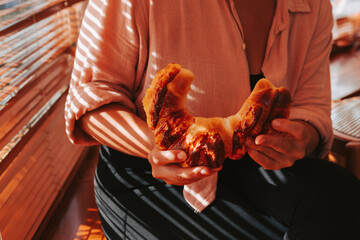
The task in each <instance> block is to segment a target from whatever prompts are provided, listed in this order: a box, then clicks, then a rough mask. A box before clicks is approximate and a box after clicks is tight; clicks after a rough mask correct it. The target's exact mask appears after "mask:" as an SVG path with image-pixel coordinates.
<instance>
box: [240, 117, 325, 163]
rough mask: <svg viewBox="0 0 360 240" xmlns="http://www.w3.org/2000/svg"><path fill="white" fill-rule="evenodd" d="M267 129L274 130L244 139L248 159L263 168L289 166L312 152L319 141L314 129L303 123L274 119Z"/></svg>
mask: <svg viewBox="0 0 360 240" xmlns="http://www.w3.org/2000/svg"><path fill="white" fill-rule="evenodd" d="M271 126H272V127H273V128H274V129H275V130H276V131H278V132H277V133H273V134H263V135H259V136H257V137H256V138H255V139H253V138H251V137H249V138H247V140H246V143H245V145H246V149H247V152H248V154H249V155H250V157H251V158H252V159H253V160H254V161H256V162H257V163H258V164H260V165H261V166H262V167H263V168H264V169H268V170H279V169H282V168H285V167H291V166H292V165H293V164H294V163H295V161H296V160H298V159H301V158H304V157H305V156H306V155H307V154H310V153H311V152H313V151H314V150H315V149H316V147H317V145H318V142H319V134H318V132H317V130H316V129H315V128H314V127H313V126H312V125H310V124H308V123H306V122H304V121H292V120H289V119H280V118H279V119H274V120H273V121H272V123H271Z"/></svg>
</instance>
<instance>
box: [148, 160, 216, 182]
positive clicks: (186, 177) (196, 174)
mask: <svg viewBox="0 0 360 240" xmlns="http://www.w3.org/2000/svg"><path fill="white" fill-rule="evenodd" d="M217 171H218V170H217V169H210V168H208V167H193V168H182V167H180V166H176V165H170V166H159V167H157V168H156V169H153V176H154V177H155V178H159V179H162V180H164V181H165V182H166V183H167V184H172V185H180V186H181V185H186V184H190V183H193V182H196V181H198V180H200V179H202V178H204V177H207V176H210V175H212V174H213V173H215V172H217Z"/></svg>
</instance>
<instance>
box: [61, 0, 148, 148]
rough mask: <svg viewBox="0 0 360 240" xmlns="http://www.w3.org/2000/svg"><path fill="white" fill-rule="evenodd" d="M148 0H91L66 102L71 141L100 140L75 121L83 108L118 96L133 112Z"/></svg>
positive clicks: (143, 52)
mask: <svg viewBox="0 0 360 240" xmlns="http://www.w3.org/2000/svg"><path fill="white" fill-rule="evenodd" d="M145 2H147V1H136V0H127V1H119V0H90V1H89V3H88V6H87V9H86V11H85V15H84V19H83V22H82V26H81V29H80V34H79V38H78V42H77V50H76V55H75V61H74V67H73V72H72V76H71V80H70V87H69V92H68V95H67V98H66V103H65V123H66V133H67V135H68V138H69V139H70V141H71V142H72V143H77V144H83V145H94V144H98V143H97V142H96V141H95V140H94V139H93V138H92V137H91V136H89V135H87V134H86V133H85V132H84V131H82V130H81V129H80V128H78V127H77V126H76V120H78V119H79V118H80V117H81V116H83V115H84V114H85V113H86V112H88V111H92V110H94V109H97V108H99V107H101V106H103V105H105V104H108V103H113V102H116V103H118V104H121V105H122V106H124V107H126V108H127V109H129V110H130V111H132V112H136V108H135V104H134V101H135V96H134V94H135V93H136V91H137V90H138V88H139V87H140V84H141V78H142V75H143V71H144V68H145V64H146V60H142V59H141V58H140V57H139V56H146V55H147V53H146V52H147V35H148V34H147V33H148V30H147V29H148V28H147V26H148V24H147V22H146V21H147V20H146V19H147V17H146V6H145V4H146V3H145Z"/></svg>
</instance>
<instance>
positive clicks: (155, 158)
mask: <svg viewBox="0 0 360 240" xmlns="http://www.w3.org/2000/svg"><path fill="white" fill-rule="evenodd" d="M186 158H187V155H186V153H185V152H184V151H182V150H166V151H161V150H159V149H154V150H153V151H151V152H150V154H149V157H148V159H149V162H150V163H151V164H156V165H168V164H171V163H181V162H183V161H185V160H186Z"/></svg>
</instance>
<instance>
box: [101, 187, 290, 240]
mask: <svg viewBox="0 0 360 240" xmlns="http://www.w3.org/2000/svg"><path fill="white" fill-rule="evenodd" d="M99 184H101V183H100V182H99V181H98V180H95V194H96V199H97V204H98V207H99V212H100V214H101V218H102V223H103V227H104V231H105V232H106V234H107V235H108V238H109V239H264V240H266V239H282V236H283V235H284V232H285V231H286V228H285V227H284V226H283V225H281V224H280V223H279V222H278V221H276V220H275V219H273V218H272V217H270V216H268V215H266V214H264V213H263V212H262V211H260V210H259V209H256V208H255V207H254V206H252V205H251V204H249V203H248V202H246V201H245V200H243V199H241V198H239V197H237V196H236V195H234V194H233V193H232V192H230V191H228V190H226V189H221V190H220V191H219V192H218V194H217V198H216V200H215V201H214V203H213V204H212V205H211V206H210V207H208V208H207V209H206V210H205V211H204V212H202V213H194V211H193V209H192V208H191V207H190V206H189V205H188V204H187V203H186V202H185V200H184V198H183V196H182V188H181V187H178V186H172V185H167V184H159V185H154V186H147V187H143V188H139V189H132V190H129V191H125V192H123V193H121V194H118V195H113V194H110V193H109V192H106V190H105V189H104V188H103V187H102V186H99Z"/></svg>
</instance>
